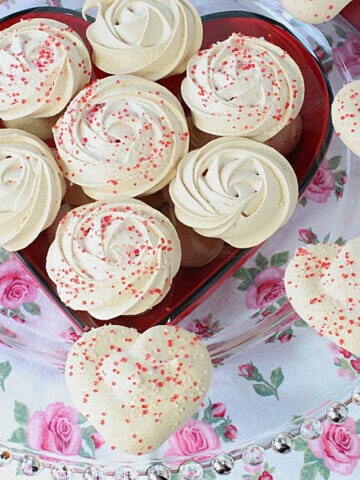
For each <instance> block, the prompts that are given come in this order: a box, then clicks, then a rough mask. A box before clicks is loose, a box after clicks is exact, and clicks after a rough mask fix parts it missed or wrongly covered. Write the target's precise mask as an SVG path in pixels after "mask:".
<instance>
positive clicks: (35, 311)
mask: <svg viewBox="0 0 360 480" xmlns="http://www.w3.org/2000/svg"><path fill="white" fill-rule="evenodd" d="M23 307H24V310H25V311H26V312H28V313H31V315H37V316H41V309H40V307H39V305H38V304H37V303H35V302H31V303H24V304H23Z"/></svg>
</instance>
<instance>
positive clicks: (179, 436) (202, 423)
mask: <svg viewBox="0 0 360 480" xmlns="http://www.w3.org/2000/svg"><path fill="white" fill-rule="evenodd" d="M237 434H238V430H237V427H236V426H235V425H234V424H233V423H232V420H231V418H230V417H229V416H228V415H227V408H226V405H225V404H224V403H223V402H214V403H212V402H211V400H209V404H208V405H207V407H206V408H205V409H204V411H203V412H202V417H201V418H199V417H197V416H196V418H195V417H193V418H190V419H189V420H188V421H187V422H186V423H185V424H184V425H183V426H182V427H180V429H179V430H178V431H177V432H175V433H174V434H173V435H172V436H171V437H170V438H169V440H168V448H167V450H166V453H165V455H166V456H168V457H169V458H174V457H175V458H176V457H183V456H191V455H194V454H196V458H197V459H206V458H207V457H208V456H209V454H210V455H211V453H212V452H216V451H221V450H222V448H223V447H222V442H224V443H229V442H233V441H235V440H236V439H237ZM198 454H203V455H200V456H198Z"/></svg>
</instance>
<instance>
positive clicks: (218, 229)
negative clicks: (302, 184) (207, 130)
mask: <svg viewBox="0 0 360 480" xmlns="http://www.w3.org/2000/svg"><path fill="white" fill-rule="evenodd" d="M169 192H170V196H171V199H172V201H173V202H174V205H175V215H176V216H177V218H179V220H180V221H181V222H183V223H184V224H185V225H188V226H190V227H192V228H194V230H195V231H196V232H198V233H199V234H200V235H204V236H206V237H215V238H221V239H223V240H224V241H225V242H227V243H229V244H230V245H232V246H233V247H237V248H248V247H253V246H255V245H258V244H259V243H261V242H263V241H264V240H266V239H267V238H269V237H270V236H271V235H272V234H273V233H275V231H276V230H277V229H278V228H279V227H281V226H282V225H283V224H284V223H286V222H287V220H288V219H289V218H290V216H291V215H292V213H293V211H294V209H295V206H296V204H297V198H298V183H297V178H296V175H295V173H294V170H293V169H292V167H291V165H290V164H289V162H288V161H287V160H286V159H285V157H283V156H282V155H281V154H280V153H278V152H277V151H276V150H275V149H273V148H272V147H269V146H267V145H264V144H262V143H259V142H255V141H254V140H249V139H246V138H241V137H222V138H219V139H216V140H212V141H211V142H209V143H208V144H206V145H204V146H203V147H202V148H200V149H198V150H193V151H192V152H190V153H189V154H188V155H186V156H185V157H183V159H182V160H181V161H180V163H179V166H178V170H177V174H176V176H175V178H174V179H173V180H172V181H171V183H170V187H169Z"/></svg>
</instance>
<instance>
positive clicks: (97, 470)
mask: <svg viewBox="0 0 360 480" xmlns="http://www.w3.org/2000/svg"><path fill="white" fill-rule="evenodd" d="M83 479H84V480H105V479H106V473H105V472H104V469H103V468H102V467H99V466H98V465H90V466H89V467H87V468H86V469H85V470H84V473H83Z"/></svg>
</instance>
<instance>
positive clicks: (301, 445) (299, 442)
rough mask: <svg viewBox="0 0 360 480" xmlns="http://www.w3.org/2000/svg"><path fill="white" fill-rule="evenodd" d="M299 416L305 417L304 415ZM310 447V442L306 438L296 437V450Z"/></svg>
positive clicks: (302, 450)
mask: <svg viewBox="0 0 360 480" xmlns="http://www.w3.org/2000/svg"><path fill="white" fill-rule="evenodd" d="M299 418H301V419H302V418H303V417H302V416H301V417H299ZM307 449H308V444H307V441H306V440H304V439H303V438H302V437H296V438H295V450H296V451H297V452H305V450H307Z"/></svg>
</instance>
